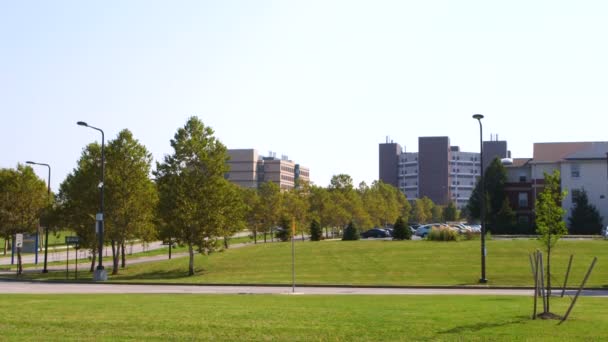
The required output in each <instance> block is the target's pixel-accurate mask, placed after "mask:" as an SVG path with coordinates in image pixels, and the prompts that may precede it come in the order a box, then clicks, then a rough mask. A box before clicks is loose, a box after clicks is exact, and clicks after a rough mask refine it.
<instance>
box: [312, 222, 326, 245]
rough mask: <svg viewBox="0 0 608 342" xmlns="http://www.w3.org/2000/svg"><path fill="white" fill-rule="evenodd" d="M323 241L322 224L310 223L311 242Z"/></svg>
mask: <svg viewBox="0 0 608 342" xmlns="http://www.w3.org/2000/svg"><path fill="white" fill-rule="evenodd" d="M321 239H323V232H322V231H321V224H319V221H317V220H312V222H310V241H320V240H321Z"/></svg>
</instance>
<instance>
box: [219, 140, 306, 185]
mask: <svg viewBox="0 0 608 342" xmlns="http://www.w3.org/2000/svg"><path fill="white" fill-rule="evenodd" d="M228 154H229V155H230V161H229V162H228V164H229V166H230V171H229V172H228V174H227V175H226V177H227V179H228V180H230V181H231V182H233V183H235V184H237V185H239V186H242V187H246V188H257V187H258V186H259V185H260V184H261V183H265V182H269V181H270V182H273V183H275V184H277V185H278V186H279V187H280V188H281V189H293V188H294V187H295V186H296V184H297V183H298V182H310V170H309V169H308V168H305V167H303V166H300V165H299V164H296V163H295V162H293V161H291V160H289V158H288V157H287V156H282V157H281V158H280V159H279V158H276V154H274V153H272V152H271V153H270V155H269V156H266V157H263V156H260V155H259V154H258V152H257V151H256V150H255V149H232V150H228Z"/></svg>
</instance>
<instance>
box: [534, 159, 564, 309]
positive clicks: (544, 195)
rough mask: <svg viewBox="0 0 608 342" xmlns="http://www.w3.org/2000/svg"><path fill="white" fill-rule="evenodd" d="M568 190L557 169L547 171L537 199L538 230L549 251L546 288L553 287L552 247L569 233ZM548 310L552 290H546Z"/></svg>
mask: <svg viewBox="0 0 608 342" xmlns="http://www.w3.org/2000/svg"><path fill="white" fill-rule="evenodd" d="M565 197H566V192H565V191H561V190H560V174H559V171H558V170H555V171H554V172H553V174H551V175H550V174H547V173H545V188H544V189H543V191H542V192H541V193H540V195H539V197H538V199H537V200H536V227H537V228H536V231H537V233H538V234H539V240H541V242H542V244H543V246H544V247H545V248H546V251H547V259H546V260H547V263H546V265H547V266H546V277H545V279H546V282H547V285H546V288H548V289H551V249H552V248H553V246H555V244H556V243H557V241H558V240H559V238H560V237H561V236H562V235H564V234H568V229H567V228H566V223H565V222H564V220H563V217H564V214H565V213H566V211H565V210H564V209H563V208H562V205H561V204H562V201H563V200H564V198H565ZM545 298H546V303H547V305H546V311H545V312H551V311H550V305H549V302H550V299H551V295H550V291H546V292H545Z"/></svg>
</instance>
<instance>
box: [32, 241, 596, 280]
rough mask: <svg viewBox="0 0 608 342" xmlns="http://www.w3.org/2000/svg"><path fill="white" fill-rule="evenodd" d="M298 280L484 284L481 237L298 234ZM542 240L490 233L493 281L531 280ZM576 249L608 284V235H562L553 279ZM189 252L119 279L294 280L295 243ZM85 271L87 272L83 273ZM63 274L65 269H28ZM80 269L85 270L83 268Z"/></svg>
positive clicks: (578, 263)
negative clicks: (192, 269) (317, 238)
mask: <svg viewBox="0 0 608 342" xmlns="http://www.w3.org/2000/svg"><path fill="white" fill-rule="evenodd" d="M295 246H296V282H297V283H298V284H310V285H315V284H325V285H360V286H365V285H393V286H404V285H477V284H478V283H477V282H478V279H479V275H480V243H479V241H461V242H431V241H348V242H347V241H322V242H308V241H307V242H297V243H296V244H295ZM538 247H540V245H539V242H538V241H536V240H493V241H488V255H487V277H488V279H489V285H492V286H531V285H532V276H531V271H530V264H529V259H528V254H529V253H531V252H533V251H534V250H535V249H536V248H538ZM570 254H574V255H575V257H574V263H573V269H572V271H571V276H570V280H569V285H570V286H578V285H579V284H580V282H581V281H582V279H583V277H584V274H585V272H586V271H587V268H588V266H589V264H590V263H591V261H592V259H593V257H594V256H597V257H598V259H599V260H598V263H597V265H596V267H595V269H594V271H593V274H592V276H591V278H590V279H589V282H588V284H587V287H603V288H605V287H608V241H603V240H593V241H589V240H584V241H581V240H575V241H571V240H565V241H560V242H559V243H558V245H557V248H556V249H555V250H554V254H553V258H552V270H553V275H554V277H553V284H554V286H561V284H562V282H563V277H564V275H565V272H566V267H567V263H568V258H569V256H570ZM187 266H188V259H187V258H179V259H173V260H164V261H160V262H153V263H145V264H138V265H131V266H128V267H127V269H125V270H121V271H120V273H119V275H117V276H112V277H111V278H110V280H112V281H124V282H164V283H195V284H196V283H200V284H203V283H207V284H222V283H230V284H263V283H271V284H290V283H291V244H290V243H274V244H258V245H255V246H249V247H244V248H238V249H229V250H227V251H225V252H222V253H214V254H211V255H209V256H204V255H197V256H196V260H195V266H196V271H197V274H196V275H195V276H192V277H188V276H187ZM85 274H86V275H87V276H89V277H90V275H88V274H87V273H84V272H83V274H82V278H84V277H85ZM27 277H34V278H36V279H51V278H53V277H56V278H58V279H62V278H63V277H64V275H63V274H62V273H59V274H48V275H41V274H35V275H27V276H25V278H27ZM79 277H80V276H79Z"/></svg>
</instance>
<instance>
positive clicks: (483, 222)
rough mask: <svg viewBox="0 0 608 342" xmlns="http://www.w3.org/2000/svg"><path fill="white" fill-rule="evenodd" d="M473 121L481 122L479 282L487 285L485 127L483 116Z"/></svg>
mask: <svg viewBox="0 0 608 342" xmlns="http://www.w3.org/2000/svg"><path fill="white" fill-rule="evenodd" d="M473 119H475V120H477V121H478V122H479V155H480V157H479V162H480V164H481V178H480V180H479V183H480V185H481V186H480V190H481V191H480V192H479V201H480V202H481V278H479V282H480V283H482V284H485V283H487V282H488V279H486V200H485V197H486V196H485V184H484V179H483V169H484V167H483V126H482V124H481V119H483V115H481V114H475V115H473Z"/></svg>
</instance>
